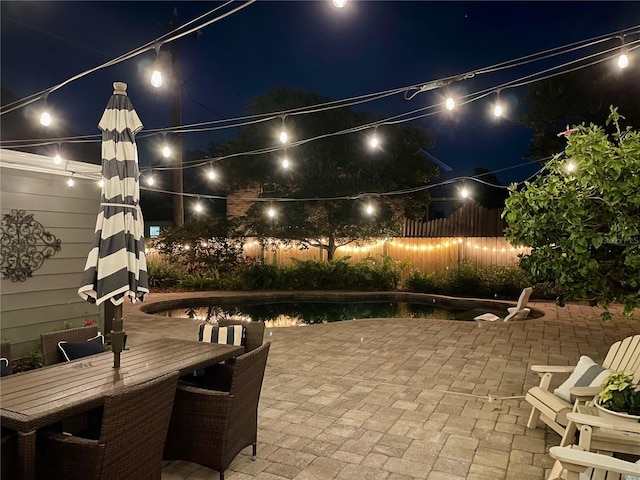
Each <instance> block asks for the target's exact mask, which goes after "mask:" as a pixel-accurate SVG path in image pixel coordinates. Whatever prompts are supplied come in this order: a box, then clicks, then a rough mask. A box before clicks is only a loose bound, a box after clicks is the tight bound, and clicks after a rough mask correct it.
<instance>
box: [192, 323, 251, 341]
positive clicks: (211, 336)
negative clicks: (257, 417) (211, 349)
mask: <svg viewBox="0 0 640 480" xmlns="http://www.w3.org/2000/svg"><path fill="white" fill-rule="evenodd" d="M245 338H246V334H245V331H244V327H243V326H242V325H230V326H228V327H218V326H215V325H210V324H208V323H203V324H201V325H200V328H199V332H198V340H200V341H201V342H209V343H226V344H227V345H238V346H239V345H244V343H245Z"/></svg>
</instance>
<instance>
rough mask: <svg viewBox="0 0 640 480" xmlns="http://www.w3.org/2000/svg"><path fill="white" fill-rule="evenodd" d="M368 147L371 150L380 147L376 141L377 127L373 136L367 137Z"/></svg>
mask: <svg viewBox="0 0 640 480" xmlns="http://www.w3.org/2000/svg"><path fill="white" fill-rule="evenodd" d="M369 146H370V147H371V148H373V149H376V148H378V147H379V146H380V140H379V139H378V127H376V128H375V129H374V130H373V134H372V135H371V137H369Z"/></svg>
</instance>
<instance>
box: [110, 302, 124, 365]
mask: <svg viewBox="0 0 640 480" xmlns="http://www.w3.org/2000/svg"><path fill="white" fill-rule="evenodd" d="M112 318H113V320H112V322H113V330H111V351H112V352H113V368H120V353H121V352H122V350H124V339H125V332H124V331H123V330H122V327H123V323H124V320H123V318H122V304H120V305H118V306H117V307H116V308H115V309H114V316H113V317H112Z"/></svg>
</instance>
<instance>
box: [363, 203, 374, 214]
mask: <svg viewBox="0 0 640 480" xmlns="http://www.w3.org/2000/svg"><path fill="white" fill-rule="evenodd" d="M365 211H366V212H367V215H373V212H375V211H376V210H375V208H373V205H372V204H371V203H369V204H367V208H366V209H365Z"/></svg>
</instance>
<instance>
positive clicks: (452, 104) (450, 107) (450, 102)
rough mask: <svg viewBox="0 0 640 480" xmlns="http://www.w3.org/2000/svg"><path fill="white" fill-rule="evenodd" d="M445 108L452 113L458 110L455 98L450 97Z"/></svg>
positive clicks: (445, 103)
mask: <svg viewBox="0 0 640 480" xmlns="http://www.w3.org/2000/svg"><path fill="white" fill-rule="evenodd" d="M444 106H445V108H446V109H447V110H449V111H451V110H453V109H454V108H456V101H455V100H454V99H453V97H448V98H447V100H446V101H445V102H444Z"/></svg>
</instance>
